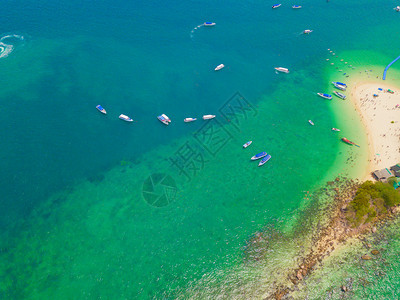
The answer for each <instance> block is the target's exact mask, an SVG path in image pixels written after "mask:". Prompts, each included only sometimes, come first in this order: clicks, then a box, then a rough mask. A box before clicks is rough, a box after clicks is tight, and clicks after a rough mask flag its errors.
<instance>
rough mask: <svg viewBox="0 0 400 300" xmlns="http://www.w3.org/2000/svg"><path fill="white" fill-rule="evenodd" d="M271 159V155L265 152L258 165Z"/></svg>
mask: <svg viewBox="0 0 400 300" xmlns="http://www.w3.org/2000/svg"><path fill="white" fill-rule="evenodd" d="M270 159H271V155H270V154H267V155H266V156H265V157H264V158H263V159H262V160H261V161H260V162H259V163H258V166H259V167H261V166H262V165H264V164H265V163H266V162H267V161H269V160H270Z"/></svg>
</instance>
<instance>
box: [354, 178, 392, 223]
mask: <svg viewBox="0 0 400 300" xmlns="http://www.w3.org/2000/svg"><path fill="white" fill-rule="evenodd" d="M399 203H400V193H399V192H398V191H396V190H395V189H394V188H393V180H390V181H389V183H383V182H375V183H373V182H372V181H366V182H364V183H363V184H361V186H360V187H359V188H358V190H357V192H356V195H355V197H354V199H353V200H352V201H351V202H350V204H349V210H348V213H347V219H348V220H349V221H350V222H351V223H352V225H353V226H354V227H357V226H360V225H362V224H366V223H369V222H371V221H373V220H374V219H375V218H376V217H378V216H382V215H384V214H386V213H387V212H388V209H389V208H391V207H392V206H395V205H397V204H399Z"/></svg>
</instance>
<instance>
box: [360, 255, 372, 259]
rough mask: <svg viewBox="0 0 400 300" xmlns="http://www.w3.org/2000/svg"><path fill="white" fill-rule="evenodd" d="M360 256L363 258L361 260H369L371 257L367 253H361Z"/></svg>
mask: <svg viewBox="0 0 400 300" xmlns="http://www.w3.org/2000/svg"><path fill="white" fill-rule="evenodd" d="M361 258H362V259H363V260H370V259H372V257H371V256H369V255H366V254H365V255H363V256H361Z"/></svg>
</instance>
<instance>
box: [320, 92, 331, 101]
mask: <svg viewBox="0 0 400 300" xmlns="http://www.w3.org/2000/svg"><path fill="white" fill-rule="evenodd" d="M317 95H318V96H320V97H322V98H325V99H328V100H332V95H329V94H325V93H317Z"/></svg>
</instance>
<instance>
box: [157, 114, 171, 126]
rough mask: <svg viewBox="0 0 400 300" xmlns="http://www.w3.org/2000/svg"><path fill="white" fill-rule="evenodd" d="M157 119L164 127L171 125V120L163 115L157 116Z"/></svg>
mask: <svg viewBox="0 0 400 300" xmlns="http://www.w3.org/2000/svg"><path fill="white" fill-rule="evenodd" d="M157 119H158V120H160V122H161V123H164V124H165V125H169V123H171V120H170V119H169V118H168V117H167V116H166V115H165V114H161V115H159V116H158V117H157Z"/></svg>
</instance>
